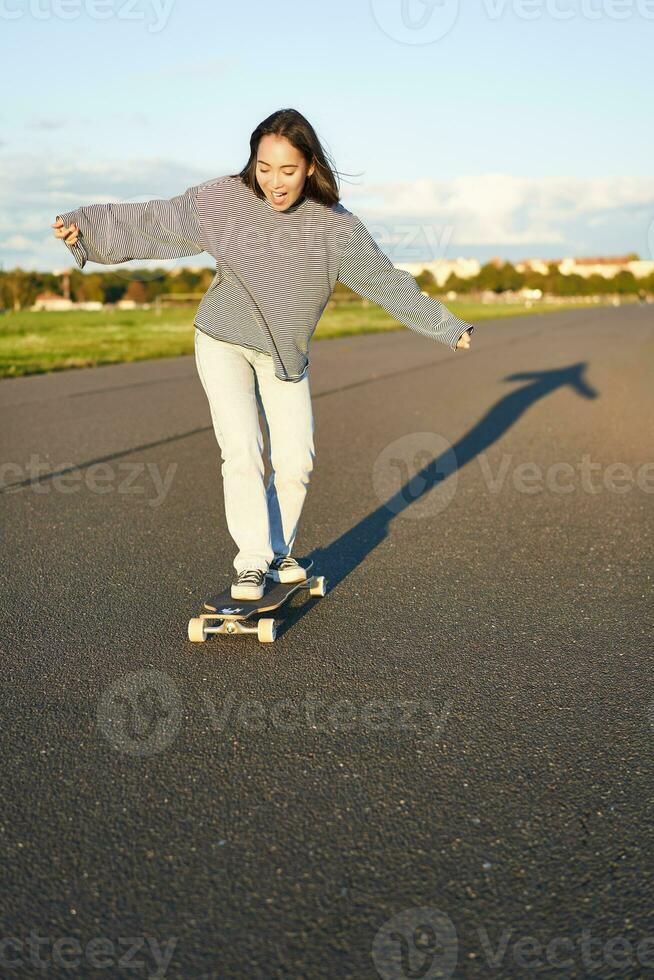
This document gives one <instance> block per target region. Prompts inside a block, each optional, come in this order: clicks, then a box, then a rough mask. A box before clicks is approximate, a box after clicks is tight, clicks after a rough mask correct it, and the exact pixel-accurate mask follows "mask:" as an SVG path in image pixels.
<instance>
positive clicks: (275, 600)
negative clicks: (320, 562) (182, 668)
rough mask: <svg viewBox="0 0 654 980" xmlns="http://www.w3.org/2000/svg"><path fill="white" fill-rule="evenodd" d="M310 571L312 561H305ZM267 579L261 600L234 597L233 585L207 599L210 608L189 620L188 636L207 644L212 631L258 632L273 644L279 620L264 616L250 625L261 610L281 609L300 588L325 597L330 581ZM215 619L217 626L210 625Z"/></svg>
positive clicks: (317, 579)
mask: <svg viewBox="0 0 654 980" xmlns="http://www.w3.org/2000/svg"><path fill="white" fill-rule="evenodd" d="M302 564H303V565H304V568H305V569H306V570H307V571H309V570H310V569H311V568H312V567H313V562H312V561H308V562H307V561H306V560H305V561H304V562H303V563H302ZM269 581H270V580H268V579H266V589H265V591H264V594H263V595H262V597H261V598H260V599H232V593H231V585H230V586H228V587H227V588H226V589H224V590H223V591H222V592H219V593H218V595H215V596H211V597H210V598H209V599H205V601H204V608H205V609H208V610H210V612H208V613H203V614H202V615H200V616H196V617H194V618H193V619H191V620H189V624H188V638H189V640H191V642H192V643H203V642H204V641H205V640H206V639H207V636H208V635H209V634H211V633H229V634H236V633H256V634H257V638H258V639H259V641H260V642H261V643H273V642H274V640H275V637H276V635H277V629H276V626H275V620H274V619H272V618H261V619H259V620H258V622H257V623H256V625H254V624H253V625H251V626H248V625H246V623H247V621H248V620H249V619H252V618H253V617H254V616H258V614H259V613H263V612H272V611H273V610H274V609H279V607H280V606H283V605H284V603H285V602H286V601H287V600H288V599H290V598H291V596H292V595H294V593H295V592H298V591H299V590H300V589H308V590H309V594H310V595H315V596H324V595H325V593H326V591H327V582H326V580H325V578H324V577H323V576H322V575H311V576H308V577H307V578H306V579H303V580H302V581H301V582H273V581H270V584H268V582H269ZM211 622H213V623H214V625H210V623H211Z"/></svg>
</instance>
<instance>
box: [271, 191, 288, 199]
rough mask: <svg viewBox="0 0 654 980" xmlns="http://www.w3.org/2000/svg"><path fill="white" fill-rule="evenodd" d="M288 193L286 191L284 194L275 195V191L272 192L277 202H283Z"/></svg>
mask: <svg viewBox="0 0 654 980" xmlns="http://www.w3.org/2000/svg"><path fill="white" fill-rule="evenodd" d="M286 193H287V192H286V191H284V193H283V194H275V192H274V191H273V192H272V196H273V200H275V201H283V200H284V198H285V197H286Z"/></svg>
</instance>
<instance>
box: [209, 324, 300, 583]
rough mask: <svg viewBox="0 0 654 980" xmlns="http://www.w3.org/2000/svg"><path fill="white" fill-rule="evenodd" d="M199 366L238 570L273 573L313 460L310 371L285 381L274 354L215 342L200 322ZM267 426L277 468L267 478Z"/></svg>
mask: <svg viewBox="0 0 654 980" xmlns="http://www.w3.org/2000/svg"><path fill="white" fill-rule="evenodd" d="M195 363H196V366H197V370H198V375H199V377H200V381H201V382H202V387H203V388H204V391H205V394H206V396H207V400H208V402H209V408H210V411H211V418H212V421H213V428H214V432H215V434H216V439H217V440H218V445H219V447H220V452H221V456H222V460H223V463H222V477H223V493H224V498H225V518H226V520H227V527H228V529H229V533H230V534H231V536H232V538H233V539H234V542H235V543H236V546H237V547H238V549H239V550H238V554H237V555H236V557H235V559H234V562H233V564H234V568H235V569H236V571H237V573H238V572H241V571H243V570H244V569H246V568H260V569H262V570H263V571H267V569H268V566H269V564H270V562H271V561H272V560H273V558H278V557H281V556H284V555H289V554H290V553H291V549H292V548H293V544H294V542H295V536H296V534H297V529H298V522H299V519H300V514H301V512H302V506H303V504H304V499H305V497H306V493H307V487H308V485H309V478H310V474H311V471H312V469H313V461H314V457H315V449H314V441H313V432H314V426H313V411H312V407H311V394H310V390H309V370H308V368H307V370H306V372H305V374H304V375H303V377H302V380H301V381H280V379H279V378H278V377H276V375H275V369H274V363H273V359H272V356H271V355H270V354H264V353H263V351H257V350H253V349H252V348H250V347H241V346H240V345H239V344H233V343H228V342H227V341H225V340H216V339H215V338H214V337H210V336H209V335H208V334H205V333H203V332H202V331H201V330H199V329H198V328H197V327H195ZM259 410H260V411H261V415H262V418H263V422H264V425H265V427H266V435H267V438H268V445H269V447H270V465H271V468H272V473H271V475H270V478H269V480H268V483H267V485H266V484H265V483H264V462H263V435H262V432H261V427H260V425H259Z"/></svg>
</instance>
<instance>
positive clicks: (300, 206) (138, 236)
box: [59, 176, 474, 381]
mask: <svg viewBox="0 0 654 980" xmlns="http://www.w3.org/2000/svg"><path fill="white" fill-rule="evenodd" d="M59 217H61V219H62V221H63V222H64V224H65V225H66V226H68V225H70V224H76V225H77V226H78V228H79V230H80V235H79V237H78V240H77V242H76V243H75V244H74V245H67V246H66V247H67V248H68V249H69V250H70V251H71V252H72V253H73V256H74V259H75V262H76V263H77V265H78V266H79V267H80V269H82V268H84V265H85V264H86V262H87V261H90V262H99V263H102V264H104V265H113V264H115V263H119V262H129V261H130V260H131V259H173V258H179V257H182V256H187V255H198V254H199V253H201V252H208V253H209V255H211V256H212V257H213V258H214V259H215V261H216V272H215V275H214V277H213V279H212V281H211V283H210V284H209V287H208V289H207V291H206V293H205V294H204V295H203V297H202V299H201V301H200V304H199V306H198V309H197V312H196V315H195V321H194V322H195V326H196V327H197V328H199V329H200V330H202V331H204V333H207V334H209V336H211V337H214V338H216V339H218V340H225V341H228V342H231V343H235V344H241V345H244V346H246V347H252V348H254V349H255V350H260V351H263V352H264V353H268V354H271V355H272V357H273V359H274V365H275V374H276V376H277V377H278V378H279V379H280V380H282V381H299V380H300V379H301V378H302V377H303V376H304V373H305V371H306V369H307V367H308V364H309V357H308V347H309V340H310V338H311V336H312V334H313V332H314V330H315V328H316V325H317V323H318V320H319V319H320V316H321V314H322V312H323V310H324V309H325V306H326V305H327V302H328V301H329V298H330V296H331V294H332V292H333V290H334V287H335V285H336V282H337V281H338V282H342V283H344V285H346V286H348V287H349V288H350V289H352V290H354V292H356V293H358V294H359V295H360V296H364V297H366V298H367V299H369V300H372V302H374V303H377V304H378V305H379V306H382V307H383V308H384V309H385V310H387V312H388V313H390V314H391V316H393V317H395V318H396V319H397V320H399V321H400V323H403V324H404V325H405V326H408V327H410V328H411V329H413V330H415V331H417V332H418V333H420V334H423V335H424V336H427V337H432V338H433V339H434V340H438V341H441V342H442V343H444V344H447V346H449V347H450V348H451V349H452V350H455V349H456V344H457V341H458V340H459V338H460V337H461V336H462V334H464V333H465V332H466V330H468V331H470V333H472V331H473V330H474V327H473V326H472V325H471V324H469V323H466V322H465V321H464V320H460V319H459V318H458V317H456V316H454V314H453V313H451V312H450V311H449V310H448V309H447V308H446V307H445V306H443V304H442V303H440V302H439V301H438V300H437V299H434V298H432V297H429V296H425V295H424V294H423V293H422V291H421V290H420V288H419V287H418V284H417V282H416V280H415V279H414V277H413V276H412V275H411V274H410V273H409V272H407V271H405V270H402V269H397V268H395V266H394V265H393V263H392V262H391V260H390V259H389V258H388V256H387V255H385V253H384V252H382V250H381V249H380V248H379V247H378V245H377V243H376V242H375V240H374V239H373V238H372V236H371V235H370V233H369V232H368V230H367V229H366V227H365V225H364V224H363V222H362V221H361V219H360V218H358V217H357V215H355V214H353V213H352V212H351V211H348V210H347V208H345V207H344V206H343V205H342V204H340V203H338V204H335V205H332V206H326V205H324V204H321V203H319V202H318V201H315V200H314V199H313V198H310V197H307V196H306V195H303V196H301V197H300V198H299V199H298V200H297V201H295V202H294V203H293V204H292V205H291V206H290V207H289V208H287V209H286V210H284V211H277V210H276V209H275V208H274V207H273V206H272V204H271V203H270V202H269V201H268V200H267V198H265V197H264V198H260V197H258V196H257V195H256V194H255V193H254V192H253V191H252V190H251V189H250V188H249V187H248V186H247V184H244V183H243V181H241V179H240V178H239V177H234V176H223V177H217V178H215V179H213V180H207V181H205V182H204V183H201V184H196V185H194V186H193V187H189V188H188V189H187V190H186V191H185V192H184V193H183V194H180V195H178V196H177V197H173V198H170V199H168V200H165V199H164V200H154V201H147V202H145V203H143V204H90V205H88V206H86V207H80V208H77V209H76V210H74V211H66V212H62V213H61V214H60V215H59ZM62 241H63V239H62ZM64 244H66V243H65V242H64Z"/></svg>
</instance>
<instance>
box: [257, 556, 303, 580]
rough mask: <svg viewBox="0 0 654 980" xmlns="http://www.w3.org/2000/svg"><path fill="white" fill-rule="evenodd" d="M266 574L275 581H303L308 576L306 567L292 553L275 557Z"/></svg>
mask: <svg viewBox="0 0 654 980" xmlns="http://www.w3.org/2000/svg"><path fill="white" fill-rule="evenodd" d="M266 574H267V575H268V577H269V578H271V579H272V580H273V581H274V582H303V581H304V580H305V579H306V577H307V572H306V569H305V568H303V567H302V565H300V563H299V562H298V561H296V560H295V558H291V556H290V555H286V556H285V557H284V558H274V559H273V561H271V563H270V567H269V569H268V571H267V573H266Z"/></svg>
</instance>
